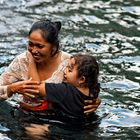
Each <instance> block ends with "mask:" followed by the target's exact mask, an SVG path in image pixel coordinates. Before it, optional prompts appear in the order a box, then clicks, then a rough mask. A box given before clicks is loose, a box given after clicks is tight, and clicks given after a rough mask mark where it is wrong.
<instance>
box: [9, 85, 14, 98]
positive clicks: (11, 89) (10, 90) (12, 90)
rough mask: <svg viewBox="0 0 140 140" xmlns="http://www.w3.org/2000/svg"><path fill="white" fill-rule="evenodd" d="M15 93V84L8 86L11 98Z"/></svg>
mask: <svg viewBox="0 0 140 140" xmlns="http://www.w3.org/2000/svg"><path fill="white" fill-rule="evenodd" d="M14 92H15V90H14V86H13V84H10V85H8V86H7V96H8V97H11V96H12V95H13V93H14Z"/></svg>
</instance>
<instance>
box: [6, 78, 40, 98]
mask: <svg viewBox="0 0 140 140" xmlns="http://www.w3.org/2000/svg"><path fill="white" fill-rule="evenodd" d="M39 85H40V82H38V81H31V80H27V81H20V82H15V83H12V84H10V85H8V86H7V96H8V97H10V96H12V95H13V94H14V93H19V94H23V95H27V96H30V97H32V98H34V97H35V95H36V94H39V90H38V89H39V88H38V87H39Z"/></svg>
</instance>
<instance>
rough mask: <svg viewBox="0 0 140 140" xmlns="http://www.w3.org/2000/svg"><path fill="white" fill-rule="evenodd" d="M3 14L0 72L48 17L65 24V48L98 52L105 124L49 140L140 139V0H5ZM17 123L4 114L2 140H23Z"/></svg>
mask: <svg viewBox="0 0 140 140" xmlns="http://www.w3.org/2000/svg"><path fill="white" fill-rule="evenodd" d="M0 11H1V12H0V38H1V39H0V73H2V72H3V71H4V69H5V68H6V67H7V66H8V64H9V63H10V62H11V60H12V59H13V58H14V57H15V55H17V54H20V53H22V52H23V51H24V50H26V42H27V34H28V31H29V29H30V27H31V25H32V23H33V22H34V21H36V20H37V19H40V18H44V17H45V18H49V19H53V20H56V21H57V20H60V21H61V22H62V24H63V26H62V27H63V28H62V30H61V33H60V34H61V36H60V39H61V45H62V50H64V51H67V52H70V53H76V52H84V53H87V52H88V53H90V54H94V55H95V56H96V57H97V59H98V61H99V63H100V81H101V86H102V89H101V93H100V97H101V99H102V104H101V105H100V107H99V108H98V110H97V114H98V115H99V116H100V117H101V118H102V120H101V124H100V125H99V126H98V127H96V128H95V127H94V125H91V126H90V127H89V128H87V129H85V130H83V131H82V132H65V133H62V132H61V133H60V132H59V133H58V134H51V135H48V136H46V137H47V138H46V139H52V138H53V139H62V140H63V139H64V140H65V139H70V140H71V139H72V140H73V139H77V140H79V139H80V140H91V139H95V140H96V139H140V1H139V0H75V1H74V0H31V1H30V0H0ZM9 50H10V51H9ZM14 125H15V123H14V121H12V120H10V118H7V119H6V118H4V117H3V115H0V140H3V139H4V140H8V139H13V140H15V139H16V140H20V139H21V138H20V135H21V133H20V132H18V133H17V129H16V127H14ZM16 125H17V124H16ZM16 125H15V126H16Z"/></svg>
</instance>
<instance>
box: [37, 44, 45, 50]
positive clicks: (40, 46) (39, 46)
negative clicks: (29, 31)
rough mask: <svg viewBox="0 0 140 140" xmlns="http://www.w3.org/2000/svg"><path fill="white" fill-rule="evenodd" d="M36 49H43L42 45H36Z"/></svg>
mask: <svg viewBox="0 0 140 140" xmlns="http://www.w3.org/2000/svg"><path fill="white" fill-rule="evenodd" d="M36 47H38V48H39V49H41V48H44V45H40V44H36Z"/></svg>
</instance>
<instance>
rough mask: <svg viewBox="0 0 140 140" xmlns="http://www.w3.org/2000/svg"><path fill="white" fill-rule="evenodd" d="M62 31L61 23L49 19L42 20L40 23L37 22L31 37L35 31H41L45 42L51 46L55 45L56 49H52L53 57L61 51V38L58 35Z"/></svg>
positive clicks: (31, 30)
mask: <svg viewBox="0 0 140 140" xmlns="http://www.w3.org/2000/svg"><path fill="white" fill-rule="evenodd" d="M60 29H61V22H59V21H58V22H52V21H50V20H48V19H42V20H40V21H37V22H35V23H34V24H33V25H32V27H31V29H30V31H29V36H30V34H31V33H32V32H33V31H36V30H40V31H41V35H42V37H43V38H44V40H45V41H47V42H49V43H50V44H53V45H55V48H54V49H52V53H51V55H52V56H54V55H55V54H56V53H57V52H58V50H59V38H58V34H59V31H60Z"/></svg>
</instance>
